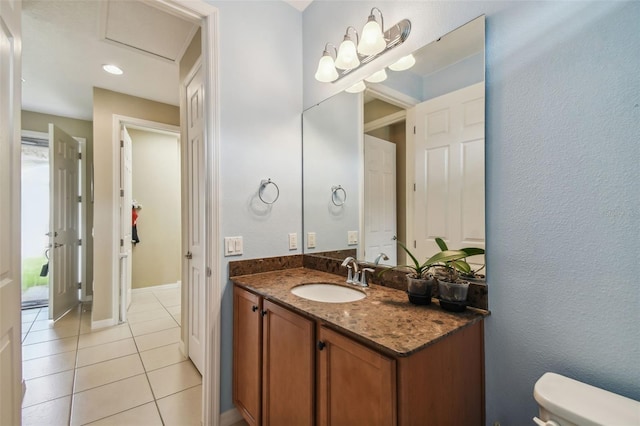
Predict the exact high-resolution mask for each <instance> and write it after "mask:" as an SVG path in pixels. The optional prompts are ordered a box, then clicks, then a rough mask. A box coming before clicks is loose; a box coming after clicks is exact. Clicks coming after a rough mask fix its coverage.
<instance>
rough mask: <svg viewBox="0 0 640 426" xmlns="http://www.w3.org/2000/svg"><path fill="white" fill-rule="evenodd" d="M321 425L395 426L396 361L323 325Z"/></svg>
mask: <svg viewBox="0 0 640 426" xmlns="http://www.w3.org/2000/svg"><path fill="white" fill-rule="evenodd" d="M318 348H319V349H320V352H319V357H320V362H319V368H320V371H319V379H318V380H319V381H320V382H319V384H318V392H319V396H318V411H319V412H318V420H319V424H320V425H331V426H342V425H345V426H351V425H367V426H376V425H380V426H382V425H384V426H389V425H396V424H397V421H396V363H395V360H393V359H391V358H388V357H386V356H384V355H381V354H379V353H378V352H375V351H373V350H371V349H369V348H367V347H365V346H363V345H361V344H359V343H357V342H355V341H354V340H352V339H350V338H348V337H345V336H343V335H341V334H338V333H336V332H334V331H332V330H330V329H328V328H326V327H324V326H323V327H320V335H319V343H318Z"/></svg>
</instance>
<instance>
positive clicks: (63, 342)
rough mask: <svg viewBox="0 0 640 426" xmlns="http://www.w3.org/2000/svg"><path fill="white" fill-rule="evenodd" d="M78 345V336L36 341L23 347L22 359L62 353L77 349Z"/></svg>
mask: <svg viewBox="0 0 640 426" xmlns="http://www.w3.org/2000/svg"><path fill="white" fill-rule="evenodd" d="M77 346H78V338H77V337H76V336H73V337H67V338H66V339H60V340H51V341H49V342H43V343H35V344H33V345H26V346H23V347H22V360H23V361H26V360H30V359H35V358H40V357H43V356H49V355H55V354H60V353H62V352H69V351H74V350H76V347H77Z"/></svg>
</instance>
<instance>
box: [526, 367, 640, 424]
mask: <svg viewBox="0 0 640 426" xmlns="http://www.w3.org/2000/svg"><path fill="white" fill-rule="evenodd" d="M533 396H534V397H535V399H536V401H537V402H538V405H539V406H540V419H541V420H543V421H550V420H552V421H555V422H557V423H558V424H559V425H561V426H574V425H575V426H602V425H612V426H614V425H615V426H640V402H638V401H635V400H633V399H630V398H626V397H624V396H621V395H617V394H615V393H612V392H609V391H606V390H604V389H600V388H597V387H595V386H591V385H588V384H586V383H582V382H579V381H577V380H573V379H570V378H568V377H564V376H561V375H560V374H556V373H545V374H544V375H543V376H542V377H540V379H538V381H537V382H536V384H535V386H534V388H533ZM539 424H543V423H539Z"/></svg>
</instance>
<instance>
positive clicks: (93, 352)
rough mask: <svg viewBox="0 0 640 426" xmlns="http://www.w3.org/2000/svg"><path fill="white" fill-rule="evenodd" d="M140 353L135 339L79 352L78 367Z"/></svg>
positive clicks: (92, 347)
mask: <svg viewBox="0 0 640 426" xmlns="http://www.w3.org/2000/svg"><path fill="white" fill-rule="evenodd" d="M136 352H138V350H137V349H136V344H135V342H134V341H133V338H128V339H123V340H118V341H115V342H110V343H105V344H104V345H98V346H91V347H89V348H84V349H80V350H78V367H85V366H87V365H91V364H96V363H98V362H103V361H107V360H110V359H114V358H120V357H122V356H126V355H131V354H135V353H136Z"/></svg>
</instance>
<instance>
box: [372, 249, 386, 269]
mask: <svg viewBox="0 0 640 426" xmlns="http://www.w3.org/2000/svg"><path fill="white" fill-rule="evenodd" d="M380 259H382V260H389V256H387V255H386V254H385V253H382V252H381V253H380V254H378V256H377V257H376V260H374V261H373V264H374V265H376V266H378V263H380Z"/></svg>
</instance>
